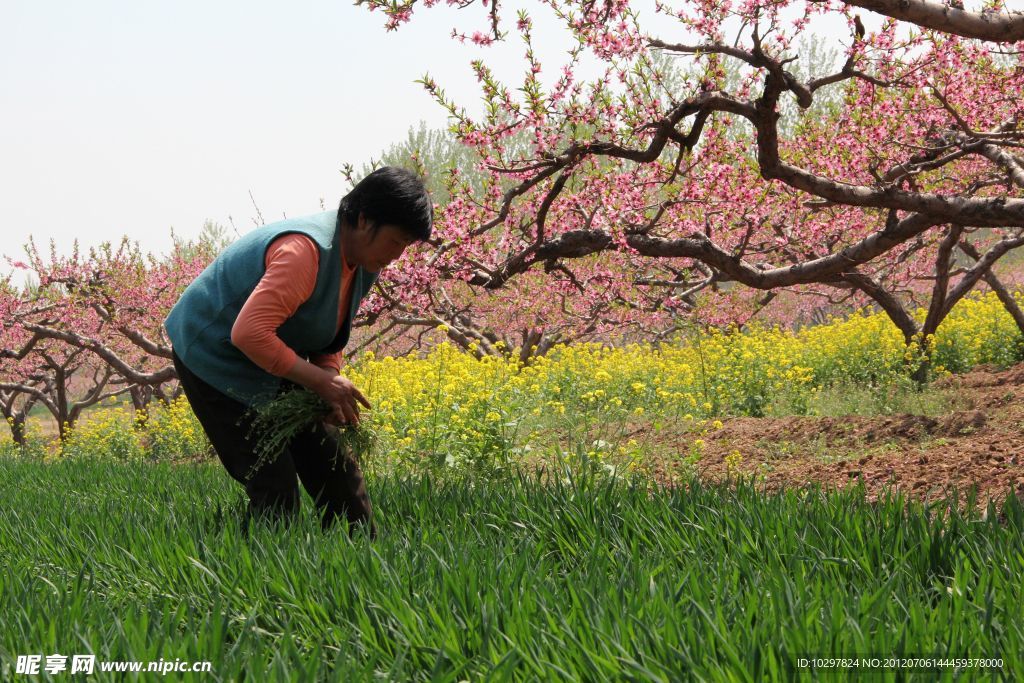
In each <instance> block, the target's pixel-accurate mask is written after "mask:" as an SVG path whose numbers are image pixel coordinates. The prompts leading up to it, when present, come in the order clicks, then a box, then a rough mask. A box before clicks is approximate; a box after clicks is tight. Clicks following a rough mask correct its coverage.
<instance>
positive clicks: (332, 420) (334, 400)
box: [314, 374, 371, 427]
mask: <svg viewBox="0 0 1024 683" xmlns="http://www.w3.org/2000/svg"><path fill="white" fill-rule="evenodd" d="M314 391H316V393H317V394H318V395H319V396H320V398H322V399H323V400H325V401H326V402H327V403H329V404H330V405H331V407H332V408H333V410H332V411H331V414H330V415H328V416H327V418H326V421H327V423H328V424H332V425H334V426H336V427H337V426H341V425H344V424H351V425H355V424H359V404H360V403H362V404H363V405H364V406H366V407H367V408H370V407H371V406H370V402H369V401H368V400H366V397H365V396H363V392H361V391H359V389H357V388H356V385H355V384H353V383H352V381H351V380H349V379H348V378H347V377H345V376H343V375H334V374H331V376H330V377H329V381H328V382H327V383H325V384H324V385H323V386H322V387H320V388H319V389H314Z"/></svg>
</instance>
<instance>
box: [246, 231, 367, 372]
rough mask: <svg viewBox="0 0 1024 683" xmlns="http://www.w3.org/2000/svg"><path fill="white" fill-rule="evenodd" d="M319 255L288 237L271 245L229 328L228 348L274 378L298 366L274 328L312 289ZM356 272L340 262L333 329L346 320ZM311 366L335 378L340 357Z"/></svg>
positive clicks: (309, 244)
mask: <svg viewBox="0 0 1024 683" xmlns="http://www.w3.org/2000/svg"><path fill="white" fill-rule="evenodd" d="M319 264H320V251H319V250H318V249H317V247H316V245H315V244H314V243H313V240H311V239H310V238H309V237H306V236H305V235H301V234H297V233H293V234H290V235H284V236H282V237H279V238H277V239H276V240H274V241H273V242H271V244H270V247H269V248H268V249H267V253H266V257H265V259H264V265H265V266H266V272H264V274H263V277H262V278H261V279H260V281H259V283H258V284H257V285H256V289H254V290H253V291H252V294H250V295H249V298H248V299H247V300H246V302H245V304H244V305H243V306H242V310H241V311H239V313H238V317H237V318H236V319H235V323H234V325H233V326H232V328H231V343H232V344H234V345H235V346H236V347H238V349H239V350H240V351H241V352H242V353H244V354H245V355H246V356H248V358H249V360H251V361H252V362H253V363H255V364H256V365H258V366H260V367H261V368H263V369H264V370H266V371H267V372H269V373H270V374H272V375H274V376H275V377H284V376H285V375H287V374H288V373H289V372H290V371H291V369H292V368H293V367H295V364H296V363H297V362H298V360H299V357H298V354H296V353H295V351H293V350H292V349H291V348H289V347H288V346H287V345H286V344H285V343H284V342H283V341H281V338H280V337H278V336H277V328H278V327H280V326H281V324H282V323H284V321H285V320H287V319H288V318H290V317H291V316H292V315H294V314H295V311H296V310H298V308H299V306H301V305H302V304H303V303H304V302H305V301H306V300H307V299H309V297H310V296H311V295H312V294H313V288H314V287H315V286H316V274H317V269H318V267H319ZM354 275H355V269H354V268H350V267H349V265H348V263H347V262H346V261H345V259H344V258H342V259H341V292H340V295H339V297H338V329H339V330H340V329H341V325H342V323H344V321H345V316H346V315H347V314H348V308H349V303H350V297H351V292H352V281H353V280H354ZM310 361H311V362H312V363H314V364H315V365H318V366H320V367H322V368H328V369H332V370H334V371H335V372H340V370H341V363H342V354H341V352H340V351H339V352H338V353H334V354H321V355H316V356H313V357H312V358H310Z"/></svg>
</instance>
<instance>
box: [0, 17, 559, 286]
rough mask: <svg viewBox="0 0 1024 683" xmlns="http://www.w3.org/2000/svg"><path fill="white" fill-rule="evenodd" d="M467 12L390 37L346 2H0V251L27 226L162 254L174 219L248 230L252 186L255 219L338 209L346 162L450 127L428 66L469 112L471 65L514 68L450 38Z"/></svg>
mask: <svg viewBox="0 0 1024 683" xmlns="http://www.w3.org/2000/svg"><path fill="white" fill-rule="evenodd" d="M510 16H511V17H512V19H513V21H514V17H515V15H514V14H511V15H510ZM481 18H482V14H481V10H480V8H479V7H477V8H475V9H469V10H464V11H462V12H461V13H460V12H458V11H456V10H452V9H448V8H446V7H439V8H435V9H433V10H430V11H425V12H422V14H421V15H420V16H419V17H417V18H416V19H415V20H414V21H413V22H412V23H411V24H409V25H407V26H405V27H404V28H403V29H402V30H400V31H397V32H391V33H387V32H385V31H384V28H383V25H384V16H383V15H382V14H380V13H370V12H368V11H367V10H366V9H363V8H357V7H354V6H353V5H352V4H351V0H303V1H302V2H284V1H283V0H274V1H269V0H263V1H259V2H254V1H252V0H248V1H245V2H241V1H239V0H231V1H228V0H217V1H216V2H209V1H208V0H204V1H202V2H200V1H197V0H173V1H171V0H165V1H162V2H160V1H155V0H91V1H90V2H79V1H77V0H66V1H64V2H56V1H50V0H0V121H2V125H0V230H2V234H3V240H2V247H0V256H3V255H6V256H12V257H16V258H17V257H20V256H21V254H22V248H21V245H23V244H24V243H25V242H26V241H27V240H28V238H29V236H30V235H31V236H34V237H35V238H36V240H37V241H38V242H40V243H41V244H44V245H45V244H47V243H48V242H49V240H50V238H54V239H56V240H57V241H58V242H59V243H60V244H61V245H62V246H64V245H70V243H71V241H72V240H74V239H75V238H78V239H79V240H80V242H81V244H82V245H83V246H85V247H88V246H94V245H97V244H99V243H100V242H102V241H104V240H118V239H119V238H120V237H121V235H128V236H129V237H130V238H131V239H133V240H138V241H139V243H140V244H141V246H142V247H143V249H146V250H150V251H155V252H162V251H166V250H167V249H168V248H169V247H170V245H171V237H170V229H171V228H172V227H173V228H174V231H175V232H176V233H177V234H179V235H182V236H186V237H190V236H194V235H196V234H198V232H199V230H200V228H201V227H202V225H203V222H204V221H205V220H206V219H210V220H213V221H216V222H219V223H222V224H224V225H229V220H228V218H229V216H230V217H232V218H233V219H234V224H235V226H236V227H237V228H238V229H239V230H240V231H245V230H248V229H250V228H252V227H253V226H254V225H255V223H254V222H253V219H254V218H255V217H256V211H255V209H254V208H253V204H252V201H251V200H250V198H249V192H250V191H251V192H252V195H253V197H254V198H255V200H256V202H257V204H258V205H259V208H260V210H261V211H262V214H263V216H264V218H265V219H267V221H270V220H273V219H276V218H280V217H282V215H284V214H287V215H288V216H296V215H302V214H303V213H312V212H316V211H319V210H320V199H321V198H323V200H324V202H325V203H326V205H327V206H328V207H330V206H332V205H337V202H338V200H339V199H340V198H341V196H342V194H344V192H345V191H346V190H347V187H348V186H347V184H346V183H345V181H344V179H343V177H342V176H341V174H340V173H339V169H340V168H341V167H342V165H343V164H344V163H346V162H348V163H352V164H353V165H354V166H355V167H356V168H357V169H358V168H359V167H360V166H361V165H362V164H363V163H364V162H366V161H368V160H369V159H370V158H371V157H372V156H376V155H378V154H379V153H380V152H381V151H382V150H384V149H386V148H387V146H388V145H389V144H391V143H394V142H399V141H402V140H404V139H405V137H406V134H407V132H408V129H409V128H410V126H418V124H419V122H420V121H421V120H423V121H426V122H427V124H428V125H429V126H431V127H443V126H445V125H446V115H447V113H446V112H445V111H444V110H443V109H442V108H441V107H440V106H438V105H437V104H435V103H434V102H433V100H432V99H431V98H430V97H429V96H428V95H427V94H426V93H425V92H424V91H423V89H422V87H421V86H420V85H418V84H416V83H414V81H415V79H417V78H420V77H421V76H422V75H423V74H424V73H425V72H427V71H429V72H430V73H431V75H432V76H434V77H435V78H436V79H437V80H438V81H439V82H440V83H441V84H442V85H443V86H445V88H446V90H447V91H448V92H449V94H451V95H455V96H457V97H458V98H459V100H460V101H462V102H464V103H467V104H468V105H470V106H471V109H475V108H477V105H476V103H477V102H478V101H479V99H480V97H479V90H478V88H477V86H476V82H475V77H474V76H473V75H472V72H471V70H470V68H469V61H470V60H471V59H473V58H475V57H479V56H481V55H492V57H491V60H492V61H496V62H501V63H503V64H504V65H505V66H506V67H508V68H506V69H505V71H504V73H506V74H507V75H508V77H509V78H512V77H516V78H517V79H518V74H520V73H521V69H522V64H523V62H522V61H521V60H520V55H521V54H522V52H523V49H522V46H521V44H519V43H518V41H515V42H514V43H513V44H512V45H511V46H509V48H508V49H506V50H505V53H504V54H505V55H507V57H506V58H504V60H502V59H497V57H500V56H501V54H502V53H501V52H500V51H499V52H495V51H494V50H491V52H489V53H488V52H485V51H483V50H482V49H480V48H477V47H475V46H472V45H469V44H467V45H461V44H459V43H457V42H456V41H454V40H452V39H450V38H449V37H448V36H449V34H450V33H451V29H452V28H453V27H456V26H457V27H458V28H459V29H460V30H464V31H466V32H471V31H472V30H474V29H477V28H480V27H481V25H482V21H481ZM541 37H544V36H543V34H542V36H541ZM555 44H557V41H555ZM546 45H548V46H553V44H552V40H551V39H550V38H548V39H546ZM543 49H544V48H543V47H542V50H543ZM500 66H501V64H499V67H500ZM552 71H554V69H552ZM500 72H501V71H500V69H499V73H500ZM0 272H8V268H7V266H6V263H3V264H0Z"/></svg>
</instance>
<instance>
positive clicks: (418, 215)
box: [338, 166, 434, 240]
mask: <svg viewBox="0 0 1024 683" xmlns="http://www.w3.org/2000/svg"><path fill="white" fill-rule="evenodd" d="M359 214H363V218H365V219H366V221H367V222H369V224H370V226H371V228H372V234H373V235H376V234H377V231H378V230H379V229H380V226H382V225H394V226H396V227H398V228H400V229H401V230H402V232H404V233H405V234H406V235H408V236H409V237H410V238H412V239H414V240H427V239H430V229H431V226H432V225H433V216H434V204H433V202H432V201H431V199H430V194H428V193H427V188H426V187H424V186H423V181H422V180H420V178H419V176H417V175H416V174H415V173H413V172H412V171H408V170H406V169H404V168H399V167H397V166H384V167H382V168H378V169H377V170H376V171H374V172H373V173H371V174H370V175H368V176H366V177H365V178H363V179H362V180H360V181H359V182H358V183H356V186H355V187H353V188H352V190H351V191H350V192H349V193H348V194H347V195H345V196H344V197H342V198H341V204H340V205H339V206H338V229H339V230H340V229H341V226H343V225H348V226H349V227H354V226H355V225H356V222H357V221H358V220H359Z"/></svg>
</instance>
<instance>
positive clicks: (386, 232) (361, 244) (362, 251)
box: [352, 216, 414, 273]
mask: <svg viewBox="0 0 1024 683" xmlns="http://www.w3.org/2000/svg"><path fill="white" fill-rule="evenodd" d="M354 236H355V238H356V239H355V240H353V241H354V244H353V245H352V246H353V249H352V251H353V254H352V256H354V257H355V258H354V259H353V261H354V263H353V265H358V266H362V267H363V268H365V269H366V270H369V271H371V272H374V273H378V272H380V271H381V270H383V269H384V268H385V267H387V266H388V265H389V264H390V263H391V262H392V261H395V260H397V259H398V257H399V256H401V255H402V252H404V251H405V250H406V248H407V247H408V246H409V245H410V244H412V242H413V241H414V240H412V239H410V238H409V237H408V236H407V235H406V234H405V233H404V232H403V231H402V229H401V228H398V227H397V226H394V225H389V224H387V223H385V224H383V225H381V226H379V228H378V230H377V232H376V234H373V231H372V230H371V229H370V226H369V224H368V223H367V222H366V221H365V220H363V217H362V216H360V217H359V222H358V224H357V225H356V230H355V235H354Z"/></svg>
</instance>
